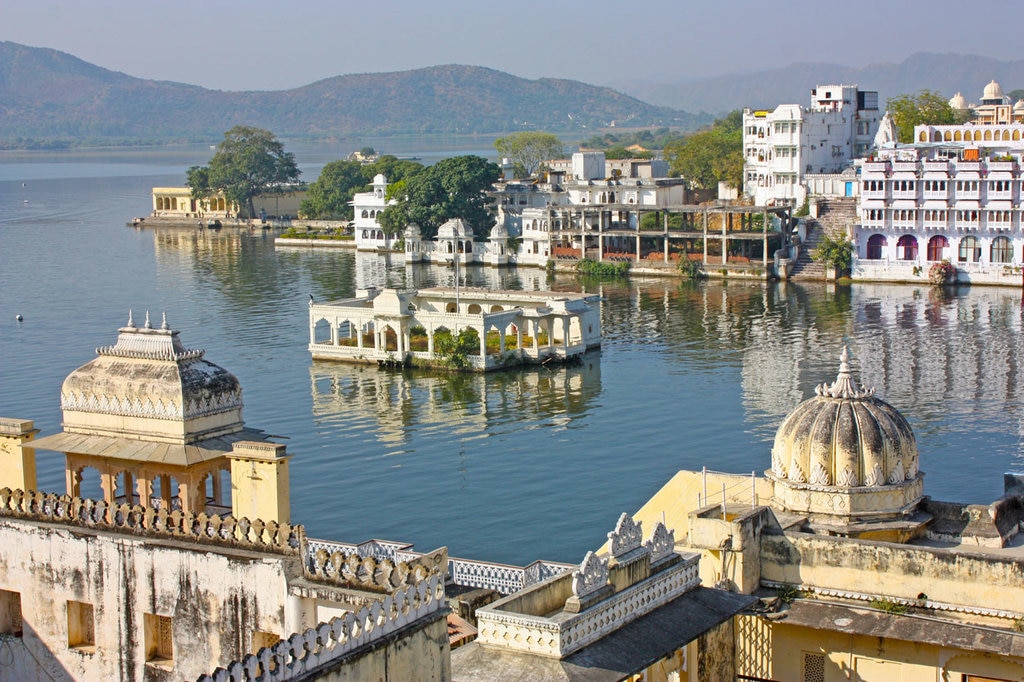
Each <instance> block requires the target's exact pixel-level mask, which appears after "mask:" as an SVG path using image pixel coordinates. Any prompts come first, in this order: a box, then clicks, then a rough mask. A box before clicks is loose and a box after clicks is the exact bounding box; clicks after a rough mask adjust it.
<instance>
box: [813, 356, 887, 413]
mask: <svg viewBox="0 0 1024 682" xmlns="http://www.w3.org/2000/svg"><path fill="white" fill-rule="evenodd" d="M814 392H815V393H817V394H818V395H820V396H822V397H824V398H839V399H840V400H861V399H863V398H870V397H871V396H873V395H874V394H875V389H873V388H864V387H863V386H861V387H860V389H858V388H857V385H856V384H854V383H853V375H852V374H851V373H850V352H849V350H848V349H847V347H846V346H843V352H842V354H841V355H840V356H839V374H838V375H837V376H836V380H835V381H834V382H832V385H831V386H829V385H828V384H821V385H820V386H818V387H817V388H815V389H814Z"/></svg>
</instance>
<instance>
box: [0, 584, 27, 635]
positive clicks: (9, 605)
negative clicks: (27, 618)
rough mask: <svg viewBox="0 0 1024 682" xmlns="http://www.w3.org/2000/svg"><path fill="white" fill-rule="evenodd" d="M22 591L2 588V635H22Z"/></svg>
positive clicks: (0, 617) (0, 591) (0, 594)
mask: <svg viewBox="0 0 1024 682" xmlns="http://www.w3.org/2000/svg"><path fill="white" fill-rule="evenodd" d="M21 632H22V627H21V593H19V592H9V591H8V590H0V635H12V636H14V637H21Z"/></svg>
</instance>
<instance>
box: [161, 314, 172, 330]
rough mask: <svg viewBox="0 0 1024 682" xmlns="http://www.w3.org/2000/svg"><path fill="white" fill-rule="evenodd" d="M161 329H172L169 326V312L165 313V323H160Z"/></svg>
mask: <svg viewBox="0 0 1024 682" xmlns="http://www.w3.org/2000/svg"><path fill="white" fill-rule="evenodd" d="M160 328H161V329H170V328H171V327H170V325H168V324H167V311H166V310H165V311H164V321H163V322H161V323H160Z"/></svg>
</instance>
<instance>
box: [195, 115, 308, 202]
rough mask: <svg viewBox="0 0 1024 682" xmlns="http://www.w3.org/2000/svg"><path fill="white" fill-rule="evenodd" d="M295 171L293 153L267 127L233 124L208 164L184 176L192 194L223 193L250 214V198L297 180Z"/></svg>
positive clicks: (297, 168)
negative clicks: (287, 150)
mask: <svg viewBox="0 0 1024 682" xmlns="http://www.w3.org/2000/svg"><path fill="white" fill-rule="evenodd" d="M299 173H300V171H299V167H298V166H297V165H296V164H295V155H294V154H292V153H291V152H286V151H285V150H284V145H282V144H281V143H280V142H278V140H277V138H276V137H274V134H273V133H271V132H270V131H269V130H264V129H262V128H253V127H251V126H235V127H234V128H232V129H231V130H229V131H227V132H226V133H224V139H223V141H221V143H220V144H218V145H217V150H216V152H214V154H213V157H212V158H211V159H210V163H209V165H207V166H193V167H192V168H190V169H189V170H188V171H187V172H186V174H185V177H186V183H187V184H188V186H189V187H191V188H192V196H207V195H209V194H215V193H217V192H223V193H224V196H225V197H227V198H228V200H229V201H231V202H233V203H235V204H238V205H239V206H244V207H245V208H246V210H247V212H248V215H249V216H252V215H253V214H254V213H255V210H254V207H253V203H252V199H253V197H255V196H258V195H259V194H262V193H263V192H265V191H267V190H268V189H270V188H272V187H280V186H282V185H287V184H290V183H294V182H296V181H298V179H299Z"/></svg>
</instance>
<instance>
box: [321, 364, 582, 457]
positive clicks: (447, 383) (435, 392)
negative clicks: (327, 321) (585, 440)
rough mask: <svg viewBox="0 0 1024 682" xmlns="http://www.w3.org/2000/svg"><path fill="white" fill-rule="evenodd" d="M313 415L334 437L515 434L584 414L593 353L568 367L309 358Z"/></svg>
mask: <svg viewBox="0 0 1024 682" xmlns="http://www.w3.org/2000/svg"><path fill="white" fill-rule="evenodd" d="M309 373H310V385H311V392H312V396H313V416H314V417H315V418H316V419H317V423H318V425H319V426H320V428H322V429H331V430H333V431H335V432H336V433H337V435H338V436H339V437H342V436H344V432H345V431H347V430H358V429H369V430H373V431H374V432H375V435H376V438H377V440H378V441H379V442H380V443H381V445H382V446H384V447H389V448H397V447H415V443H416V441H417V439H418V438H419V434H420V432H422V431H426V432H428V433H435V432H443V433H445V434H447V435H448V436H449V437H453V438H461V439H474V438H488V437H499V436H504V435H515V434H518V433H521V432H524V431H530V430H533V429H536V428H542V427H545V426H557V427H559V428H568V427H570V425H571V424H572V422H573V420H577V419H582V418H585V417H586V416H587V415H588V411H587V410H588V406H589V404H590V403H591V401H592V400H593V399H594V397H596V396H597V395H598V394H599V393H600V392H601V363H600V354H599V353H590V354H588V355H587V356H585V358H584V360H583V362H581V363H580V364H578V365H572V366H557V367H551V368H548V367H546V366H542V367H527V368H517V369H515V370H511V371H507V372H499V373H497V374H489V375H484V374H464V373H454V372H453V373H429V372H417V371H414V370H407V371H378V370H376V369H370V368H367V367H366V366H356V365H348V364H343V363H330V362H314V363H312V365H311V367H310V372H309Z"/></svg>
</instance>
